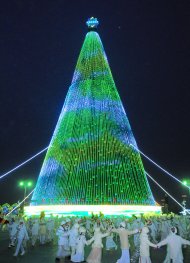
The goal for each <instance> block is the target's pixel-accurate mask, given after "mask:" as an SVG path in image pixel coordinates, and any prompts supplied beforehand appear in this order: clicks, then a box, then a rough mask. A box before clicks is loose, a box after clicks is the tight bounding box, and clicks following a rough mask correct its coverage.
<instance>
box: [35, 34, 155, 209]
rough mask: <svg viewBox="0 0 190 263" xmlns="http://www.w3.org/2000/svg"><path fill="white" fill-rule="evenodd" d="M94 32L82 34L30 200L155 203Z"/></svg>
mask: <svg viewBox="0 0 190 263" xmlns="http://www.w3.org/2000/svg"><path fill="white" fill-rule="evenodd" d="M131 145H134V146H135V147H137V145H136V142H135V139H134V136H133V133H132V130H131V126H130V124H129V121H128V118H127V115H126V113H125V110H124V108H123V105H122V102H121V99H120V97H119V94H118V92H117V88H116V86H115V83H114V80H113V77H112V74H111V70H110V67H109V64H108V60H107V57H106V54H105V51H104V48H103V45H102V42H101V40H100V37H99V35H98V33H97V32H95V31H89V32H88V33H87V35H86V37H85V40H84V43H83V46H82V49H81V52H80V55H79V58H78V62H77V65H76V69H75V72H74V76H73V79H72V83H71V86H70V88H69V91H68V93H67V96H66V99H65V102H64V105H63V109H62V111H61V114H60V117H59V120H58V123H57V125H56V128H55V131H54V134H53V137H52V139H51V142H50V145H49V148H48V151H47V154H46V157H45V160H44V162H43V166H42V168H41V172H40V175H39V178H38V181H37V185H36V188H35V191H34V193H33V197H32V201H31V204H33V205H41V204H138V205H140V204H147V205H155V200H154V198H153V195H152V192H151V190H150V187H149V183H148V181H147V178H146V175H145V171H144V167H143V164H142V161H141V157H140V155H139V153H138V151H135V150H134V148H133V147H131Z"/></svg>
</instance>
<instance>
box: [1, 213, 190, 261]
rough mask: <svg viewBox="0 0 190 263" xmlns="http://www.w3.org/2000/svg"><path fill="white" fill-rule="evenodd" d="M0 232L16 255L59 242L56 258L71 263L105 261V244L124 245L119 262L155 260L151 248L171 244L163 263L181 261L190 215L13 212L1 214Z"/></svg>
mask: <svg viewBox="0 0 190 263" xmlns="http://www.w3.org/2000/svg"><path fill="white" fill-rule="evenodd" d="M1 231H8V233H9V244H7V245H8V247H9V248H11V247H15V252H14V255H13V256H15V257H17V256H18V255H19V254H21V255H22V256H23V255H24V254H25V253H26V252H27V251H26V244H27V243H28V245H29V246H32V247H35V246H38V245H39V244H40V245H44V244H46V243H52V244H55V242H56V244H57V253H56V255H55V260H56V261H57V262H59V261H60V260H61V259H62V258H67V259H68V260H70V261H71V262H88V263H101V259H102V249H106V250H108V251H110V250H113V251H115V250H117V249H118V247H120V249H121V257H120V258H119V259H118V260H117V263H129V262H140V263H151V258H150V247H153V248H155V249H159V248H160V247H161V246H164V245H167V253H166V257H165V260H164V263H169V262H171V260H172V262H173V263H182V262H183V253H182V246H187V245H190V241H189V240H188V239H190V217H189V216H184V215H174V214H170V215H151V216H150V215H149V216H148V215H146V216H145V215H140V216H138V217H137V216H135V215H133V216H132V217H131V218H126V217H124V216H117V217H105V216H103V215H102V214H101V215H99V216H96V215H92V216H91V217H81V218H79V217H58V216H56V217H54V216H50V217H46V216H45V214H44V213H41V215H40V216H39V217H30V218H25V217H21V216H20V215H15V216H12V215H10V216H9V217H8V218H6V219H5V218H4V219H1ZM104 239H105V248H103V240H104ZM86 246H90V252H89V255H88V256H87V258H86V259H85V255H86V253H85V251H86ZM158 253H159V250H158ZM85 260H86V261H85ZM110 263H112V262H110Z"/></svg>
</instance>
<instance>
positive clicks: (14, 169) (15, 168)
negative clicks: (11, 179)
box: [0, 147, 48, 179]
mask: <svg viewBox="0 0 190 263" xmlns="http://www.w3.org/2000/svg"><path fill="white" fill-rule="evenodd" d="M47 149H48V147H46V148H44V149H43V150H41V151H40V152H38V153H36V154H35V155H33V156H32V157H30V158H29V159H27V160H26V161H24V162H23V163H21V164H19V165H17V166H16V167H14V168H13V169H11V170H10V171H8V172H6V173H4V174H2V175H1V176H0V179H2V178H4V177H5V176H7V175H9V174H10V173H12V172H14V171H16V170H17V169H18V168H20V167H21V166H23V165H25V164H26V163H28V162H30V161H31V160H33V159H34V158H36V157H37V156H38V155H40V154H41V153H43V152H45V151H46V150H47Z"/></svg>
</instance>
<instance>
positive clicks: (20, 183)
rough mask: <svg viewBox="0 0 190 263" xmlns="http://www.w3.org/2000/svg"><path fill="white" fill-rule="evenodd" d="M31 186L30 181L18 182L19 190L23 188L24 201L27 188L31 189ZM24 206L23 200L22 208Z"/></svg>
mask: <svg viewBox="0 0 190 263" xmlns="http://www.w3.org/2000/svg"><path fill="white" fill-rule="evenodd" d="M32 185H33V183H32V181H30V180H27V181H20V182H19V186H20V187H21V188H24V199H25V197H26V191H27V188H30V187H32ZM24 205H25V200H24V204H23V206H24Z"/></svg>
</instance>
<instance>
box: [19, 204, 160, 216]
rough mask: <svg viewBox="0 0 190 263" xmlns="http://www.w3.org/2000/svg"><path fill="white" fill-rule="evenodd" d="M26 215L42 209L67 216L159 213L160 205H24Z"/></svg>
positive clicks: (46, 212)
mask: <svg viewBox="0 0 190 263" xmlns="http://www.w3.org/2000/svg"><path fill="white" fill-rule="evenodd" d="M24 211H25V214H26V215H27V216H31V215H40V213H41V212H42V211H44V212H45V214H46V215H47V216H48V215H51V214H53V215H67V216H68V215H69V216H76V215H78V216H91V215H92V213H93V214H99V213H103V214H104V215H105V216H106V215H108V216H112V215H113V216H114V215H126V216H131V215H132V214H141V213H158V214H160V213H161V207H160V206H150V205H149V206H147V205H144V206H140V205H41V206H25V208H24Z"/></svg>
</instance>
